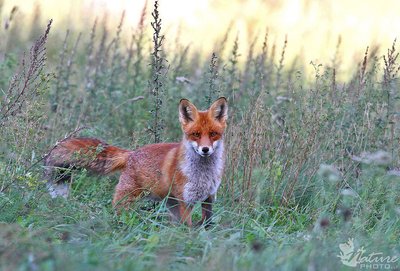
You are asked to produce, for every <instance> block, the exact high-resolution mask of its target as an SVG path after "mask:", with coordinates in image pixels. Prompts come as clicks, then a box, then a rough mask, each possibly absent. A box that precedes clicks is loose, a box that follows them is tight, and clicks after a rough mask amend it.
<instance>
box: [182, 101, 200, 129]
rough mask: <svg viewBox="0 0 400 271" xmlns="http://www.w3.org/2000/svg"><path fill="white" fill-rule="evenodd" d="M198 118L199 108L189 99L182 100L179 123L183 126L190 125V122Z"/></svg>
mask: <svg viewBox="0 0 400 271" xmlns="http://www.w3.org/2000/svg"><path fill="white" fill-rule="evenodd" d="M196 117H197V108H196V106H194V104H192V103H191V102H189V100H187V99H182V100H181V101H180V102H179V121H180V122H181V123H182V124H188V123H189V122H190V121H194V119H195V118H196Z"/></svg>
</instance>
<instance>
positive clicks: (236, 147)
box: [0, 2, 400, 270]
mask: <svg viewBox="0 0 400 271" xmlns="http://www.w3.org/2000/svg"><path fill="white" fill-rule="evenodd" d="M1 6H2V5H0V11H1ZM17 12H18V11H17V10H12V11H11V13H10V14H6V13H5V12H3V13H1V12H0V14H1V16H2V17H3V18H1V19H4V20H5V22H6V23H5V25H2V28H1V30H0V74H1V76H0V108H1V109H0V269H1V270H159V269H171V270H356V269H363V266H362V264H365V263H366V262H365V260H364V262H362V260H361V258H357V257H356V258H354V259H355V260H357V259H358V260H359V262H358V263H357V266H356V267H350V266H346V265H345V264H343V262H342V261H343V260H342V261H341V258H339V256H338V255H340V254H341V253H345V252H346V250H343V249H341V248H342V247H343V244H344V243H346V242H348V241H349V240H353V242H354V249H353V250H351V249H350V250H347V252H354V253H355V254H354V255H356V254H357V252H360V251H361V252H362V251H364V252H362V253H363V256H368V255H370V254H371V253H382V254H381V255H383V256H385V257H386V256H390V257H399V256H400V245H399V244H400V242H399V241H400V240H399V236H400V166H399V154H400V152H399V143H400V130H399V129H400V127H399V121H398V120H399V105H400V104H399V98H400V96H399V70H400V63H399V59H398V45H397V43H396V41H394V42H393V45H392V46H391V47H389V48H381V47H379V46H373V47H367V45H368V44H366V50H365V53H364V54H360V56H359V58H358V61H357V62H356V63H354V65H353V67H352V69H351V71H352V72H351V73H350V74H347V75H346V78H348V79H346V80H343V79H340V78H338V76H337V74H339V73H340V72H341V71H342V66H341V63H342V60H343V59H342V53H341V52H342V50H343V49H342V47H341V41H340V39H339V40H338V43H337V45H336V49H335V50H334V51H332V54H331V55H332V58H331V61H329V62H328V63H317V62H311V63H310V64H309V66H308V67H305V66H304V64H302V63H301V62H299V61H290V62H289V61H287V60H286V57H285V56H286V53H287V52H286V51H287V46H288V44H290V36H288V37H287V39H285V40H282V41H281V42H278V43H276V42H274V41H272V40H271V38H270V34H269V32H268V30H266V31H265V33H262V34H260V35H258V36H256V37H255V38H254V39H253V41H251V42H250V43H249V44H248V45H247V46H246V48H248V49H247V52H246V54H242V53H239V48H240V46H242V43H241V40H240V38H239V36H237V35H236V33H235V30H234V29H232V28H228V29H227V30H226V33H225V34H224V35H222V36H220V37H219V39H218V40H215V41H214V42H215V46H214V47H213V50H211V51H210V52H207V53H204V52H200V51H198V50H196V49H193V48H191V46H190V45H185V44H183V43H181V41H180V40H179V38H175V39H169V36H168V31H167V30H166V29H164V27H163V21H162V14H159V12H158V9H157V7H156V5H155V4H154V3H150V2H149V4H148V5H147V6H145V7H144V8H143V10H142V12H141V20H140V21H139V23H138V25H137V26H136V27H135V28H134V29H133V30H128V29H129V28H127V27H124V20H125V17H124V14H123V13H122V14H121V19H120V23H119V24H118V25H116V26H110V25H109V24H108V23H107V18H106V17H104V18H102V17H99V18H98V19H97V20H94V21H93V23H92V25H91V26H86V29H84V31H82V32H78V31H76V30H73V29H71V30H70V31H67V32H61V31H59V30H58V29H56V28H54V27H52V22H51V21H49V22H48V25H47V26H46V25H44V24H42V23H41V22H40V20H36V21H35V20H34V18H35V16H34V17H33V20H32V22H30V24H29V25H30V26H29V27H28V26H27V25H24V24H23V23H22V22H21V21H18V20H16V19H15V17H14V16H16V15H15V14H17ZM24 27H25V28H28V29H24V33H28V34H24V35H22V34H21V33H22V31H21V29H22V28H24ZM126 31H131V32H129V35H126V34H124V33H125V32H126ZM127 36H129V37H130V38H129V39H127V38H126V37H127ZM293 47H295V45H293ZM310 66H311V70H312V72H311V73H310V72H308V71H309V70H310ZM220 96H225V97H226V98H227V99H228V101H229V106H230V112H229V122H228V130H227V131H226V134H225V143H226V166H225V173H224V177H223V180H222V184H221V187H220V189H219V191H218V195H217V201H216V203H215V207H214V208H215V215H214V218H213V221H214V224H213V225H212V226H211V227H210V228H209V229H205V228H204V227H197V228H189V227H187V226H185V225H180V224H177V223H174V222H171V221H170V220H169V217H168V214H167V210H166V207H165V202H160V203H154V202H152V201H148V200H141V201H138V202H137V203H136V204H135V205H134V206H132V208H131V209H130V210H129V211H126V212H123V213H122V214H121V215H117V214H116V213H115V211H114V210H113V208H112V206H111V200H112V193H113V189H114V186H115V184H116V183H117V180H118V174H116V175H110V176H106V177H100V176H96V175H93V174H91V173H90V172H87V171H86V170H78V171H73V172H72V173H71V174H72V180H73V182H72V184H71V189H72V192H71V195H70V196H69V198H68V199H64V198H56V199H52V198H51V197H50V196H49V194H48V193H47V190H46V187H45V183H46V181H47V180H45V179H44V178H43V159H44V158H45V157H46V154H47V153H48V152H49V151H50V150H51V148H52V146H54V144H56V142H57V141H59V140H62V139H63V138H66V137H70V136H78V135H80V136H89V137H96V138H101V139H103V140H104V141H106V142H108V143H110V144H113V145H117V146H120V147H124V148H127V149H135V148H137V147H138V146H142V145H144V144H149V143H154V142H169V141H180V140H181V137H182V132H181V128H180V125H179V121H178V103H179V100H180V99H181V98H188V99H190V100H191V101H192V102H193V103H194V104H196V105H198V107H199V108H203V109H205V108H207V107H208V106H209V105H210V103H211V102H212V101H213V100H215V99H216V98H218V97H220ZM200 216H201V210H200V208H199V207H197V208H196V210H195V214H194V217H193V218H194V220H199V219H200ZM339 245H342V246H341V247H339ZM362 248H363V249H364V250H362ZM354 255H353V254H351V257H348V258H347V260H348V261H350V260H351V259H353V256H354ZM385 263H386V262H385ZM386 267H387V266H379V268H372V269H387V268H386ZM389 267H390V268H391V269H392V270H399V269H400V260H398V261H397V260H394V261H393V262H391V263H390V266H389ZM364 269H366V267H365V266H364ZM370 269H371V268H370Z"/></svg>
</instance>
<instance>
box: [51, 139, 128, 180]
mask: <svg viewBox="0 0 400 271" xmlns="http://www.w3.org/2000/svg"><path fill="white" fill-rule="evenodd" d="M129 153H130V151H128V150H124V149H121V148H118V147H115V146H111V145H109V144H107V143H105V142H103V141H101V140H99V139H95V138H70V139H67V140H64V141H61V142H60V143H59V144H58V145H56V146H55V147H54V148H53V149H52V150H51V152H50V153H49V154H48V156H47V157H46V159H45V166H46V167H53V168H54V167H60V168H86V169H88V170H90V171H92V172H95V173H98V174H101V175H105V174H108V173H111V172H114V171H117V170H121V169H124V168H125V167H126V163H127V161H128V156H129Z"/></svg>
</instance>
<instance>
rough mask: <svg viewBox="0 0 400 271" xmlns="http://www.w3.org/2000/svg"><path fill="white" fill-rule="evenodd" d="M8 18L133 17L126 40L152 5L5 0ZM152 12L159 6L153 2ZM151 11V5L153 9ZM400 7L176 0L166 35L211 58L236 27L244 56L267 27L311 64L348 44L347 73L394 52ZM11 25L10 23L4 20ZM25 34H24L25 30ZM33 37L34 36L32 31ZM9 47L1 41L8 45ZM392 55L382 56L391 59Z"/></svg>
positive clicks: (75, 24)
mask: <svg viewBox="0 0 400 271" xmlns="http://www.w3.org/2000/svg"><path fill="white" fill-rule="evenodd" d="M3 1H4V3H3V5H4V7H3V9H2V10H3V16H2V17H3V18H7V16H6V15H7V13H10V12H11V10H12V9H13V7H14V6H16V7H17V8H18V10H17V11H16V13H15V16H14V23H18V24H20V23H21V22H22V23H23V24H25V25H27V26H29V25H30V24H31V22H32V21H33V20H36V21H37V20H40V21H41V22H42V24H43V25H44V23H45V22H46V21H47V20H48V19H50V18H53V19H54V29H55V30H56V31H60V32H62V31H65V30H66V29H76V30H79V31H86V30H87V28H88V26H89V25H92V24H93V21H94V20H95V18H99V19H102V18H104V17H106V18H107V24H108V25H109V27H114V26H116V25H117V24H118V22H119V20H120V17H121V14H122V12H123V11H124V10H125V12H126V18H125V24H124V28H125V29H126V30H128V31H124V35H128V36H129V35H131V33H130V32H132V31H129V30H130V29H134V28H135V27H136V25H137V24H138V22H139V20H140V14H141V11H142V9H143V6H144V5H145V2H146V1H145V0H135V1H128V0H114V1H107V0H72V1H53V0H37V1H33V0H32V1H26V0H13V1H10V0H3ZM149 5H150V6H151V5H152V3H149ZM150 8H151V7H150ZM398 10H400V2H399V1H396V0H387V1H385V3H384V4H382V2H380V1H375V0H353V1H346V0H327V1H320V0H302V1H290V0H264V1H260V0H235V1H232V0H230V1H223V0H214V1H210V0H202V1H193V0H189V1H187V0H168V1H161V3H160V13H161V17H162V20H163V23H164V31H165V33H168V39H169V40H170V41H171V40H173V39H174V38H176V36H179V39H180V42H181V43H182V44H190V46H191V48H192V49H194V48H195V49H198V50H201V51H202V52H203V53H204V52H208V51H210V49H212V46H214V42H215V40H218V38H219V37H221V36H223V35H224V33H226V32H227V29H229V28H230V29H231V32H232V33H233V35H231V36H230V38H231V39H234V38H235V36H236V35H237V36H239V40H240V43H239V52H240V54H245V53H246V52H247V50H248V47H249V46H250V44H251V43H252V42H253V41H254V40H255V39H258V42H261V41H262V39H263V37H264V34H265V31H266V29H268V31H269V40H270V41H271V42H273V43H274V44H275V43H276V44H277V46H279V47H281V46H283V43H284V40H285V35H287V37H288V46H287V51H286V57H287V60H288V61H290V60H293V59H294V58H295V57H297V58H298V61H299V60H300V61H302V62H303V64H308V63H310V61H313V62H314V63H322V62H324V63H326V62H328V61H329V60H331V59H332V58H333V57H334V56H333V54H334V52H335V48H336V47H337V44H338V41H339V39H340V47H339V50H340V54H341V55H342V59H341V62H342V63H341V64H342V69H343V70H342V74H340V72H339V74H338V75H339V76H342V77H343V76H344V74H343V72H344V73H346V72H347V71H346V69H348V68H349V67H350V66H351V65H352V64H353V63H354V62H355V61H358V60H359V59H360V58H361V57H362V56H363V53H364V51H365V48H366V47H367V46H374V45H376V44H378V43H379V45H380V46H381V47H382V48H389V46H390V45H391V43H392V42H393V40H394V39H395V38H396V37H397V36H398V30H397V29H396V28H395V26H397V25H400V17H399V16H398V12H397V11H398ZM2 23H3V26H4V24H5V23H6V22H2ZM21 31H22V33H21V34H24V33H23V32H24V31H23V30H22V29H21ZM25 34H26V35H28V34H29V31H26V33H25ZM0 42H1V41H0ZM383 53H384V52H382V54H383Z"/></svg>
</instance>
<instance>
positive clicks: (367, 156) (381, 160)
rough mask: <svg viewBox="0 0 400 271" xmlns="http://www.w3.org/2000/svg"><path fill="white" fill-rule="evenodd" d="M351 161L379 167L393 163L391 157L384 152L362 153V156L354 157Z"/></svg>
mask: <svg viewBox="0 0 400 271" xmlns="http://www.w3.org/2000/svg"><path fill="white" fill-rule="evenodd" d="M351 159H352V160H354V161H357V162H360V163H363V164H367V165H377V166H387V165H389V164H390V163H391V162H392V157H391V155H390V154H389V153H388V152H386V151H382V150H379V151H376V152H362V153H361V154H360V156H355V155H354V156H352V157H351Z"/></svg>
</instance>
